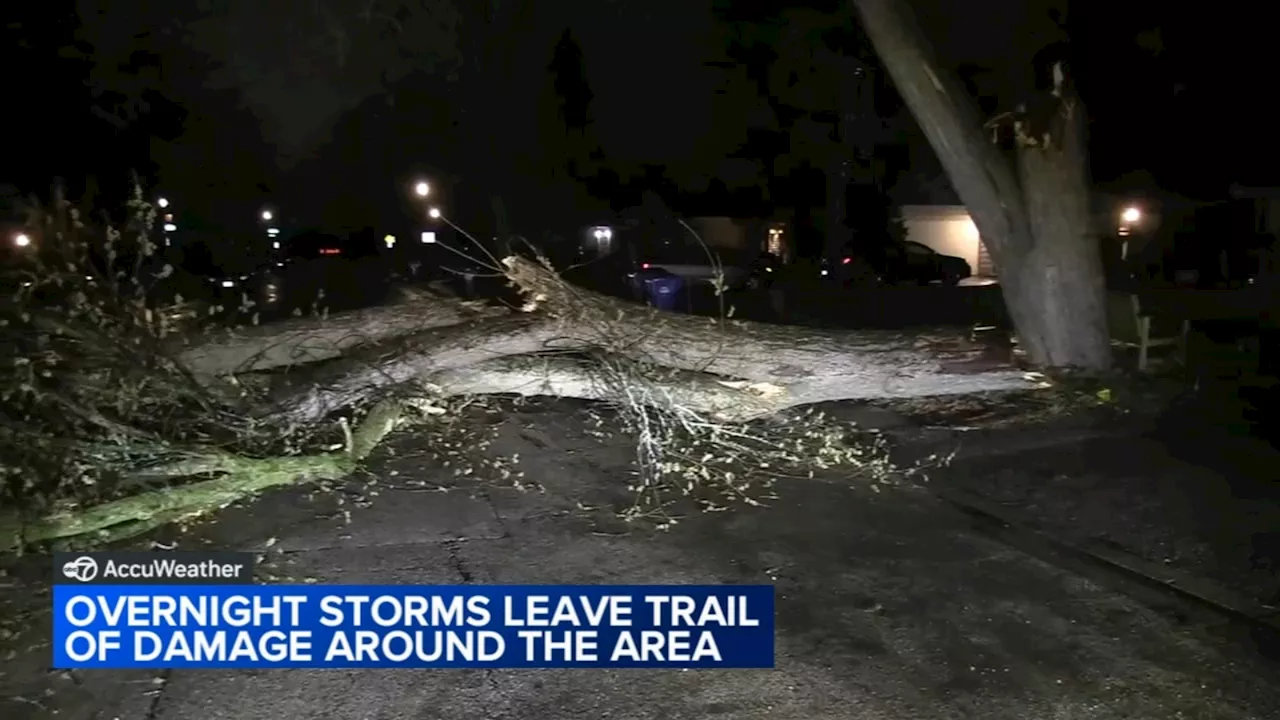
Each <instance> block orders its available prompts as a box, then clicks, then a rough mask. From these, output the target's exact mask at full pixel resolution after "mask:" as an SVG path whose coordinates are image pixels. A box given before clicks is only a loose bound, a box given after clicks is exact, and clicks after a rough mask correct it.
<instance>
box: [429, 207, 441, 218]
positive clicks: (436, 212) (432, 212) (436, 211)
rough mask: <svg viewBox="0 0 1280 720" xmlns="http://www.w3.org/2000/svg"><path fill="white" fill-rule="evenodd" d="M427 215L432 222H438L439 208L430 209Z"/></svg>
mask: <svg viewBox="0 0 1280 720" xmlns="http://www.w3.org/2000/svg"><path fill="white" fill-rule="evenodd" d="M427 215H429V216H431V219H432V220H439V219H440V208H431V209H430V210H428V211H427Z"/></svg>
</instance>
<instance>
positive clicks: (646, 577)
mask: <svg viewBox="0 0 1280 720" xmlns="http://www.w3.org/2000/svg"><path fill="white" fill-rule="evenodd" d="M494 420H495V424H494V425H493V428H494V436H493V439H492V445H491V446H490V452H491V453H492V454H494V455H495V456H496V455H509V454H512V453H520V455H521V461H520V465H521V467H523V469H524V471H525V473H526V477H525V478H524V479H525V480H526V481H531V482H536V483H540V484H541V485H542V486H544V491H542V492H538V491H519V490H515V489H511V488H497V487H494V486H486V485H480V484H477V483H475V482H474V481H465V482H460V481H458V480H457V479H456V477H455V475H454V470H453V469H452V468H451V469H444V468H442V467H441V466H440V464H439V462H438V461H434V460H432V459H431V458H430V450H429V449H428V448H424V447H423V446H422V441H421V440H420V439H418V438H415V437H413V436H402V437H399V438H397V439H396V440H395V441H394V442H392V443H391V444H390V446H389V447H388V448H387V449H386V452H384V453H382V454H381V455H380V456H379V457H378V458H377V460H376V461H375V462H373V463H372V464H371V466H370V472H369V477H368V478H365V479H363V480H360V481H359V482H353V483H351V484H349V485H347V486H345V487H344V488H341V489H338V490H329V491H315V489H314V488H313V489H312V491H311V492H307V491H304V490H302V489H292V490H286V491H282V492H278V493H274V494H271V495H269V496H267V497H264V498H262V499H261V500H259V501H258V502H256V503H254V504H252V505H251V506H249V507H245V508H230V509H228V510H226V511H224V513H223V515H222V517H221V518H220V520H221V522H218V523H215V524H211V525H207V526H205V527H202V528H199V529H197V530H196V531H194V532H193V533H191V534H188V535H186V536H184V537H183V538H182V540H181V543H182V546H184V547H197V546H199V545H201V544H204V545H212V546H218V547H224V548H225V547H239V548H264V547H266V546H267V545H268V544H269V543H268V539H269V538H276V539H277V541H276V542H274V543H272V544H271V548H270V550H269V551H266V558H267V561H266V563H265V564H264V567H263V572H264V574H268V575H271V576H272V577H274V578H276V579H278V580H289V579H292V580H294V581H303V580H315V581H319V582H335V583H387V584H398V583H405V584H430V583H460V582H464V583H760V582H763V583H774V584H776V586H777V592H778V595H777V597H778V613H777V628H778V630H777V668H776V669H774V670H766V671H743V670H735V671H688V672H680V671H597V670H576V671H518V672H517V671H428V672H423V671H351V672H348V671H180V672H174V673H153V672H119V671H99V672H79V673H74V674H72V673H67V674H57V673H49V672H47V671H46V670H45V668H44V663H47V661H48V657H49V651H48V648H47V646H41V645H40V643H41V642H42V640H43V641H45V642H47V633H48V622H47V610H46V617H45V618H40V619H38V620H34V621H32V620H27V621H26V622H25V624H24V626H20V627H18V628H17V630H18V634H17V635H16V636H14V637H10V638H9V639H8V640H6V641H5V644H6V645H8V646H9V647H11V648H12V650H11V652H12V655H11V657H10V660H9V662H8V663H7V664H6V667H5V675H4V677H3V678H2V684H3V687H2V688H0V690H2V691H3V694H4V695H6V696H8V697H7V699H5V700H3V701H2V702H0V714H2V715H3V716H4V717H6V718H9V719H10V720H19V719H21V718H49V717H57V718H64V719H76V720H79V719H80V718H85V719H88V718H146V719H147V720H213V719H215V718H217V719H227V720H232V719H234V720H241V719H243V718H300V719H301V718H317V719H318V718H358V719H365V718H369V719H373V718H379V719H382V718H385V719H388V720H390V719H391V718H432V719H440V720H452V719H454V718H457V719H459V720H461V719H463V718H465V719H467V720H475V719H479V718H485V719H490V718H491V719H493V720H506V719H513V720H514V719H516V718H522V719H529V720H541V719H543V718H546V719H548V720H551V719H561V718H566V719H567V718H583V719H584V720H585V719H588V718H589V719H591V720H597V719H599V718H612V719H615V720H622V719H630V718H662V719H663V720H675V719H677V718H710V717H724V718H733V719H734V720H739V719H742V720H747V719H751V718H761V719H764V718H768V719H770V720H787V719H790V718H795V719H797V720H799V719H801V718H803V719H804V720H812V719H814V718H833V719H835V718H839V719H842V720H848V719H852V718H860V719H861V718H865V719H875V718H894V719H901V718H912V719H918V720H932V719H935V718H936V719H941V718H986V719H993V720H994V719H999V718H1008V719H1009V720H1033V719H1034V720H1050V719H1062V720H1068V719H1070V720H1079V719H1084V718H1088V719H1090V720H1095V719H1096V720H1102V719H1109V718H1116V719H1119V718H1126V719H1130V720H1132V719H1134V718H1151V719H1152V720H1157V719H1158V720H1168V719H1169V718H1215V719H1219V720H1232V719H1234V718H1241V719H1243V718H1267V717H1280V696H1277V695H1276V693H1275V692H1274V688H1275V687H1276V686H1277V681H1278V680H1280V673H1277V672H1276V669H1275V668H1274V667H1272V666H1270V665H1269V664H1267V663H1266V662H1265V661H1263V660H1260V659H1258V658H1257V657H1255V656H1254V655H1252V654H1250V653H1248V652H1247V651H1245V650H1242V649H1240V648H1238V647H1237V646H1235V645H1231V644H1228V643H1227V642H1226V641H1225V640H1220V639H1219V638H1218V637H1217V636H1215V635H1213V634H1211V633H1210V632H1209V631H1208V630H1206V629H1203V628H1198V627H1188V626H1179V625H1178V624H1177V622H1176V621H1175V620H1172V619H1170V618H1168V617H1166V616H1165V615H1163V614H1161V613H1158V612H1156V611H1154V610H1152V609H1149V608H1148V607H1146V606H1144V605H1141V604H1138V603H1137V602H1135V601H1133V600H1131V599H1129V598H1128V597H1126V596H1124V595H1120V594H1117V593H1115V592H1113V591H1111V590H1108V589H1105V588H1104V587H1101V586H1099V585H1097V584H1094V583H1093V582H1091V581H1089V580H1086V579H1083V578H1082V577H1080V576H1077V575H1074V574H1072V573H1070V572H1068V571H1066V570H1063V569H1060V568H1058V567H1055V566H1053V565H1049V564H1046V563H1044V562H1041V561H1039V560H1036V559H1034V558H1032V557H1030V556H1029V555H1026V554H1023V553H1022V552H1019V551H1017V550H1015V549H1012V548H1010V547H1009V546H1006V545H1004V544H1000V543H999V542H997V541H995V540H992V539H989V538H988V537H986V536H984V535H983V534H981V533H979V532H977V531H976V530H975V528H974V527H973V525H972V524H971V523H972V521H971V520H970V519H969V518H967V517H966V516H965V515H963V514H962V513H960V512H957V511H956V510H954V509H952V508H951V507H950V506H948V505H946V504H945V503H943V502H941V501H938V500H935V499H933V498H932V496H931V495H929V494H927V493H924V492H921V491H918V490H910V489H901V490H890V491H886V492H881V493H874V492H871V491H869V490H867V489H864V488H862V487H860V486H858V485H857V484H856V483H855V484H850V483H849V482H848V481H847V480H842V479H840V478H825V479H823V478H819V479H814V480H805V481H792V482H789V483H788V484H787V485H785V486H784V488H783V492H782V500H781V501H778V502H776V503H775V504H774V506H773V507H769V508H762V509H749V508H742V509H738V510H735V511H732V512H728V513H720V514H711V515H695V516H690V517H688V518H686V519H685V521H683V522H680V523H678V524H677V525H675V526H674V527H673V528H672V529H671V530H670V531H668V532H664V533H657V532H653V531H650V530H643V529H638V528H631V527H629V526H627V525H625V524H623V523H620V522H618V521H616V520H613V519H612V516H611V515H610V514H608V513H603V512H601V513H597V514H595V515H592V514H590V513H584V512H583V511H581V510H576V511H575V510H574V508H575V506H579V505H581V506H586V507H590V506H594V505H598V504H601V503H605V502H616V501H617V500H619V499H620V496H619V494H618V493H619V485H620V484H621V480H620V479H619V478H622V477H625V473H626V471H627V462H628V460H629V459H630V449H629V448H628V447H627V445H626V444H625V442H624V441H602V440H600V439H598V438H596V437H594V436H593V435H591V434H590V432H589V429H590V426H589V423H588V422H587V420H586V417H585V415H584V414H583V413H582V411H580V410H578V409H575V408H573V407H572V406H568V405H566V404H563V403H555V404H547V405H544V406H534V407H531V408H529V409H527V410H524V411H521V412H516V413H512V414H508V415H505V416H503V415H495V416H494ZM439 450H440V449H439V448H437V451H439ZM455 467H456V466H455ZM33 562H37V563H39V562H42V561H39V560H36V561H33ZM32 567H34V566H32ZM27 570H28V571H29V570H30V568H28V569H27ZM8 580H9V581H10V587H9V589H8V595H9V597H8V600H9V601H10V603H11V604H15V605H26V606H28V607H32V608H37V609H38V608H43V607H45V605H47V599H46V597H45V596H43V595H39V593H40V592H41V591H42V589H41V588H40V586H39V585H38V584H35V583H34V581H33V580H29V579H27V577H26V575H25V573H24V569H23V568H22V567H19V568H17V569H16V570H15V572H14V575H13V576H12V577H11V578H8ZM55 712H56V715H55V714H54V713H55Z"/></svg>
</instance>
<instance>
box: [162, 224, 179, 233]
mask: <svg viewBox="0 0 1280 720" xmlns="http://www.w3.org/2000/svg"><path fill="white" fill-rule="evenodd" d="M177 229H178V226H177V225H174V224H173V223H165V224H164V231H165V232H173V231H175V230H177Z"/></svg>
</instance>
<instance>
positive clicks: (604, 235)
mask: <svg viewBox="0 0 1280 720" xmlns="http://www.w3.org/2000/svg"><path fill="white" fill-rule="evenodd" d="M591 235H592V236H593V237H595V239H596V240H598V241H600V242H604V241H606V240H611V239H613V229H612V228H607V227H598V228H593V229H592V231H591Z"/></svg>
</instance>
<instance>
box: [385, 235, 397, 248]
mask: <svg viewBox="0 0 1280 720" xmlns="http://www.w3.org/2000/svg"><path fill="white" fill-rule="evenodd" d="M382 242H384V243H386V244H387V247H395V245H396V236H395V235H387V236H386V237H384V238H382Z"/></svg>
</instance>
